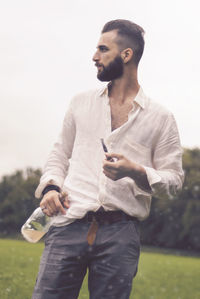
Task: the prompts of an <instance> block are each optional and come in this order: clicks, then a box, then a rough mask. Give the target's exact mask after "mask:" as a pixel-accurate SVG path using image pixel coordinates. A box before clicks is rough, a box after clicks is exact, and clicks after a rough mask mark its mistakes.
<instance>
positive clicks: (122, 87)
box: [108, 71, 140, 105]
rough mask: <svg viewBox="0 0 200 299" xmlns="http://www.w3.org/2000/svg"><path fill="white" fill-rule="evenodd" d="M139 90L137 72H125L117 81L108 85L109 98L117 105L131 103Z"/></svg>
mask: <svg viewBox="0 0 200 299" xmlns="http://www.w3.org/2000/svg"><path fill="white" fill-rule="evenodd" d="M139 89H140V86H139V83H138V80H137V72H134V71H132V73H130V72H128V71H127V72H125V73H124V74H123V76H122V77H121V78H119V79H116V80H114V81H112V82H111V83H110V85H109V93H108V95H109V98H110V99H114V101H115V102H116V103H118V104H119V105H120V104H121V105H123V104H124V103H125V102H127V101H130V100H131V101H132V100H133V99H134V98H135V97H136V95H137V93H138V91H139Z"/></svg>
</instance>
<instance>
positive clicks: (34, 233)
mask: <svg viewBox="0 0 200 299" xmlns="http://www.w3.org/2000/svg"><path fill="white" fill-rule="evenodd" d="M66 195H67V193H66V192H61V194H60V195H59V199H60V202H61V203H63V202H64V201H65V197H66ZM51 221H52V217H49V216H47V215H45V214H44V213H43V211H42V209H41V208H37V209H35V211H34V212H33V214H32V215H31V216H30V217H29V218H28V220H27V221H26V222H25V223H24V225H23V226H22V228H21V233H22V235H23V237H24V238H25V239H26V240H27V241H28V242H31V243H36V242H38V241H39V240H40V239H41V238H42V237H43V236H44V235H45V234H46V233H47V232H48V230H49V227H50V226H51Z"/></svg>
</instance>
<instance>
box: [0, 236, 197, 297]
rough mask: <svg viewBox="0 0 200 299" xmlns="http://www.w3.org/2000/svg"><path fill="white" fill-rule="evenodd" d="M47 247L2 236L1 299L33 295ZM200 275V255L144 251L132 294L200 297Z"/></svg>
mask: <svg viewBox="0 0 200 299" xmlns="http://www.w3.org/2000/svg"><path fill="white" fill-rule="evenodd" d="M43 247H44V245H43V243H38V244H29V243H27V242H25V241H16V240H5V239H4V240H3V239H1V240H0V298H1V299H30V298H31V294H32V290H33V287H34V283H35V278H36V275H37V271H38V265H39V260H40V256H41V253H42V250H43ZM199 279H200V258H198V257H185V256H176V255H173V254H171V253H170V254H163V253H158V252H142V253H141V257H140V263H139V271H138V274H137V276H136V278H135V280H134V284H133V291H132V294H131V297H130V298H131V299H132V298H134V299H199V298H200V283H199ZM84 298H89V295H88V291H87V281H86V279H85V281H84V283H83V286H82V289H81V293H80V295H79V299H84ZM100 299H101V298H100ZM102 299H103V298H102Z"/></svg>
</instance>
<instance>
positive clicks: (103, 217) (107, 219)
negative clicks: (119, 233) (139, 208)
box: [79, 207, 138, 245]
mask: <svg viewBox="0 0 200 299" xmlns="http://www.w3.org/2000/svg"><path fill="white" fill-rule="evenodd" d="M128 220H132V221H136V222H138V219H137V218H136V217H132V216H130V215H127V214H126V213H124V212H123V211H105V210H104V209H103V208H102V207H101V208H100V209H99V210H98V211H96V212H92V211H89V212H88V213H87V214H86V215H85V217H83V218H82V219H80V220H79V221H81V222H86V223H91V224H90V227H89V230H88V233H87V241H88V244H89V245H92V244H93V243H94V241H95V238H96V233H97V230H98V226H99V224H111V223H114V222H118V221H128Z"/></svg>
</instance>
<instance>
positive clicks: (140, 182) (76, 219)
mask: <svg viewBox="0 0 200 299" xmlns="http://www.w3.org/2000/svg"><path fill="white" fill-rule="evenodd" d="M143 49H144V30H143V29H142V28H141V27H140V26H138V25H136V24H134V23H132V22H130V21H128V20H114V21H110V22H108V23H106V24H105V26H104V28H103V30H102V34H101V36H100V40H99V42H98V45H97V49H96V52H95V54H94V56H93V61H94V62H95V65H96V67H97V77H98V79H99V80H101V81H107V82H109V83H108V84H107V86H105V87H102V88H101V89H98V90H92V91H88V92H85V93H81V94H78V95H76V96H75V97H74V98H73V99H72V101H71V103H70V105H69V108H68V110H67V112H66V115H65V119H64V122H63V128H62V132H61V134H60V136H59V138H58V141H57V142H56V143H55V145H54V148H53V150H52V151H51V153H50V155H49V158H48V160H47V163H46V166H45V168H44V172H43V175H42V177H41V180H40V184H39V186H38V188H37V190H36V197H38V198H40V197H42V200H41V203H40V206H41V208H42V209H43V211H44V213H45V214H46V215H48V216H51V217H52V225H51V227H50V230H49V232H48V233H47V235H46V238H45V249H44V252H43V256H42V259H41V263H40V270H39V274H38V278H37V282H36V286H35V290H34V293H33V297H32V298H33V299H63V298H65V299H75V298H78V294H79V290H80V288H81V285H82V281H83V279H84V276H85V274H86V271H87V270H88V287H89V293H90V298H91V299H111V298H114V299H128V298H129V296H130V292H131V288H132V281H133V278H134V277H135V275H136V273H137V268H138V260H139V253H140V237H139V224H140V221H142V220H144V219H145V218H146V217H147V216H148V214H149V212H150V204H151V197H152V195H154V196H156V197H165V198H168V197H169V196H173V194H174V193H176V191H177V190H178V189H180V188H181V186H182V182H183V170H182V150H181V146H180V141H179V134H178V131H177V126H176V122H175V120H174V117H173V115H172V113H171V112H169V111H168V110H167V109H165V108H163V107H162V106H161V105H159V104H157V103H155V102H154V101H152V100H151V99H149V98H148V97H147V96H146V95H145V94H144V92H143V90H142V88H141V86H140V85H139V83H138V77H137V72H138V64H139V61H140V58H141V57H142V54H143ZM103 140H104V142H103ZM101 141H102V142H103V147H102V144H101ZM103 149H104V151H106V153H104V151H103ZM61 191H65V192H66V194H67V195H66V197H65V201H63V202H61V201H60V193H61Z"/></svg>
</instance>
